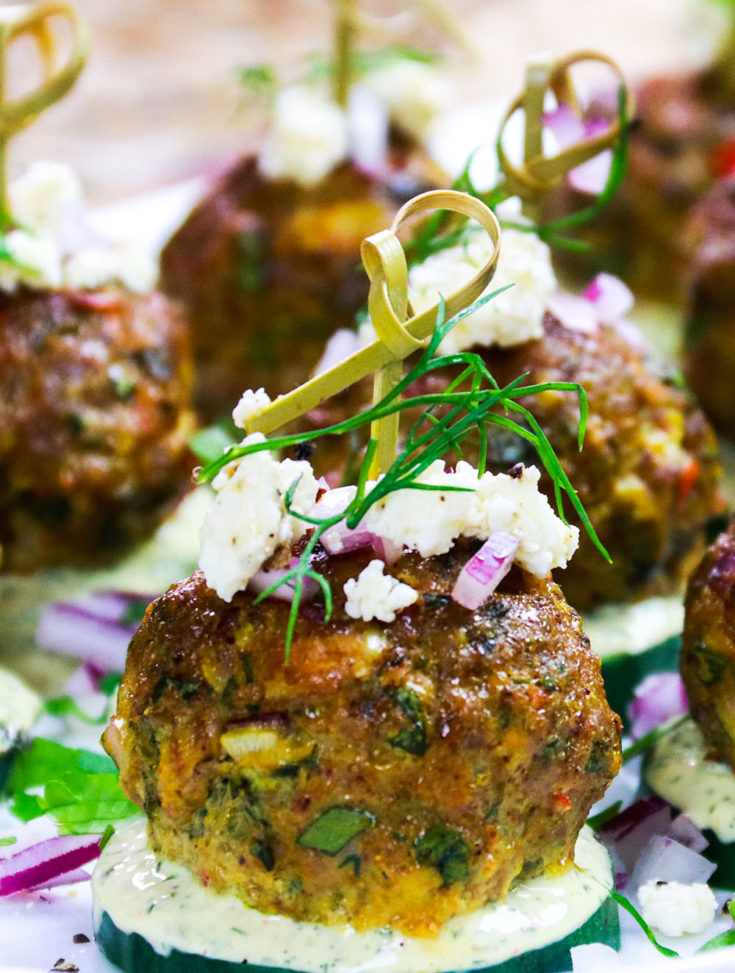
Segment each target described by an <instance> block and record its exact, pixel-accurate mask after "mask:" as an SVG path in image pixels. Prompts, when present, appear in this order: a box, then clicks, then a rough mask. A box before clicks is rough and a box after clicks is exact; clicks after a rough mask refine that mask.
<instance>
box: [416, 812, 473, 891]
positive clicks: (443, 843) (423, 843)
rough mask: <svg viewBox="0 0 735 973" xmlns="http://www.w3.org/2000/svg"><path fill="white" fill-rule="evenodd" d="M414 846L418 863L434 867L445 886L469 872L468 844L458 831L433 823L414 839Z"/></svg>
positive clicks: (459, 879)
mask: <svg viewBox="0 0 735 973" xmlns="http://www.w3.org/2000/svg"><path fill="white" fill-rule="evenodd" d="M414 848H415V849H416V859H417V861H418V863H419V864H420V865H429V866H430V867H431V868H435V869H436V870H437V871H438V872H439V874H440V875H441V877H442V879H443V883H444V885H445V886H448V885H452V883H453V882H458V881H461V880H462V879H463V878H466V877H467V875H468V874H469V866H468V861H469V857H470V849H469V845H468V844H467V842H466V841H465V840H464V838H463V837H462V835H461V834H460V833H459V832H458V831H453V830H452V829H451V828H447V827H445V826H444V825H443V824H435V825H434V827H433V828H429V830H428V831H425V832H424V833H423V834H422V835H420V836H419V837H418V838H417V839H416V841H415V842H414Z"/></svg>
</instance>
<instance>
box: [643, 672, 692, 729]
mask: <svg viewBox="0 0 735 973" xmlns="http://www.w3.org/2000/svg"><path fill="white" fill-rule="evenodd" d="M688 710H689V702H688V700H687V694H686V690H685V688H684V683H683V682H682V679H681V676H680V675H679V673H678V672H653V673H651V675H650V676H646V678H645V679H644V680H643V682H641V683H640V685H638V686H637V687H636V689H635V692H634V698H633V701H632V702H631V704H630V705H629V706H628V717H629V719H630V721H631V730H630V735H631V736H632V737H633V739H634V740H638V739H640V737H642V736H644V735H645V734H646V733H648V732H649V731H650V730H653V729H655V728H656V727H657V726H661V724H662V723H665V722H666V721H667V720H669V719H671V718H672V717H674V716H682V715H683V714H684V713H686V712H687V711H688Z"/></svg>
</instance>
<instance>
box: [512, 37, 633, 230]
mask: <svg viewBox="0 0 735 973" xmlns="http://www.w3.org/2000/svg"><path fill="white" fill-rule="evenodd" d="M583 62H593V63H598V64H603V65H606V66H607V67H609V68H610V69H611V70H612V72H613V74H614V76H615V78H616V80H617V83H618V88H619V89H620V90H621V91H622V92H623V94H624V99H625V102H624V104H625V115H626V117H628V118H630V117H631V115H632V114H633V110H634V105H633V96H632V94H631V92H630V90H629V89H628V87H627V85H626V83H625V80H624V78H623V74H622V72H621V70H620V68H619V67H618V65H617V64H616V63H615V61H613V60H611V59H610V58H609V57H606V56H605V55H604V54H599V53H597V52H595V51H578V52H575V53H573V54H569V55H567V56H566V57H563V58H560V59H559V60H557V61H544V60H543V59H540V60H535V61H532V62H530V63H529V64H528V67H527V70H526V84H525V89H524V91H523V93H522V94H521V95H519V96H518V97H517V98H516V99H515V100H514V101H513V102H512V103H511V105H510V107H509V108H508V110H507V112H506V113H505V117H504V118H503V121H502V123H501V126H500V134H499V136H498V140H497V151H498V160H499V163H500V168H501V170H502V172H503V175H504V181H505V185H504V187H503V188H504V189H505V195H506V196H519V197H520V198H521V200H522V202H523V204H524V211H525V212H526V215H527V216H529V217H531V218H533V213H532V212H531V211H532V210H533V209H534V208H535V207H536V206H537V205H538V204H539V202H540V200H541V198H542V197H543V195H544V194H545V193H547V192H548V191H549V190H550V189H551V188H553V187H554V186H555V185H556V184H557V183H558V182H559V181H560V180H561V179H562V177H563V176H564V175H565V174H566V173H567V172H569V171H570V170H571V169H574V168H576V167H577V166H579V165H581V164H582V163H583V162H587V161H589V160H590V159H592V158H594V157H595V156H596V155H599V154H600V152H603V151H604V150H605V149H611V148H613V146H614V145H615V144H616V143H617V141H618V140H619V139H620V137H621V134H622V132H621V125H620V119H619V118H618V117H616V118H615V119H613V120H611V121H610V123H609V124H608V126H607V127H606V128H605V129H604V130H603V131H601V132H597V133H596V134H594V135H592V136H590V137H589V138H585V139H584V140H583V141H580V142H576V143H575V144H574V145H571V146H569V147H567V148H565V149H562V150H561V151H560V152H558V153H557V154H556V155H553V156H546V155H544V151H543V131H544V117H543V115H544V99H545V96H546V93H547V91H551V92H552V93H553V94H554V96H555V98H556V101H557V103H558V104H559V105H565V106H567V107H569V108H570V109H571V110H572V111H573V112H574V113H575V114H576V115H577V116H580V115H581V112H580V108H579V101H578V98H577V95H576V92H575V90H574V86H573V84H572V79H571V73H570V71H571V68H572V67H573V66H574V65H576V64H581V63H583ZM521 110H522V111H523V112H524V115H525V133H524V144H523V162H522V164H521V165H515V164H514V163H513V162H512V161H511V160H510V158H509V157H508V154H507V152H506V150H505V146H504V142H503V137H504V134H505V130H506V127H507V125H508V123H509V121H510V119H511V118H512V117H513V116H514V115H515V114H516V112H518V111H521ZM529 209H530V210H531V211H529Z"/></svg>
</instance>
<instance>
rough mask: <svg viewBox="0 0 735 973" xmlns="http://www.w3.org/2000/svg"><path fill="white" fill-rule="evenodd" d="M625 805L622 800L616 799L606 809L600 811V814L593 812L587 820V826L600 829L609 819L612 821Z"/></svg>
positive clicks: (596, 829) (594, 829)
mask: <svg viewBox="0 0 735 973" xmlns="http://www.w3.org/2000/svg"><path fill="white" fill-rule="evenodd" d="M622 806H623V802H622V801H615V803H614V804H611V805H610V807H606V808H605V810H604V811H600V813H599V814H593V815H592V817H589V818H587V821H586V822H585V823H586V824H587V827H589V828H592V830H593V831H599V829H600V828H601V827H602V826H603V824H607V822H608V821H612V819H613V818H614V817H615V815H616V814H618V813H619V812H620V809H621V807H622Z"/></svg>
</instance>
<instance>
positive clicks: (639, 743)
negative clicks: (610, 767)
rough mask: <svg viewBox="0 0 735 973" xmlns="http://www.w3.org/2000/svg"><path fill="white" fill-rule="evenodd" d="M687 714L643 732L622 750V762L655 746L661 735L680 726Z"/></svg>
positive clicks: (626, 761)
mask: <svg viewBox="0 0 735 973" xmlns="http://www.w3.org/2000/svg"><path fill="white" fill-rule="evenodd" d="M688 715H689V714H688V713H685V714H684V716H679V717H677V718H676V719H674V720H669V721H668V722H667V723H664V724H663V726H656V727H654V728H653V729H652V730H649V731H648V733H644V734H643V736H642V737H640V739H638V740H636V741H635V743H631V745H630V746H629V747H626V748H625V750H623V763H624V764H626V763H628V761H629V760H632V759H633V757H637V756H638V755H639V754H641V753H645V752H646V751H647V750H650V749H651V748H652V747H655V746H656V744H657V743H658V741H659V740H660V739H661V737H664V736H666V734H667V733H670V732H671V731H672V730H675V729H676V728H677V727H678V726H681V724H682V723H683V722H684V720H686V719H687V718H688Z"/></svg>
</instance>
